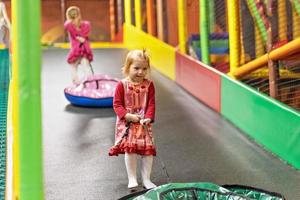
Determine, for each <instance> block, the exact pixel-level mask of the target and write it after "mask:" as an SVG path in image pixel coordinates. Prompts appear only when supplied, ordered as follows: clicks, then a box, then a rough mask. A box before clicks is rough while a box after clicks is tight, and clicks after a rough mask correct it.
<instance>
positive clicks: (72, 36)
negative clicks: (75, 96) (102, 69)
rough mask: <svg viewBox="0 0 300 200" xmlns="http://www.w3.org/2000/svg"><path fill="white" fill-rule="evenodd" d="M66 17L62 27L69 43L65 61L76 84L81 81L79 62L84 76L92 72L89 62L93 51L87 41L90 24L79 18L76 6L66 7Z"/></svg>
mask: <svg viewBox="0 0 300 200" xmlns="http://www.w3.org/2000/svg"><path fill="white" fill-rule="evenodd" d="M66 17H67V21H66V22H65V24H64V27H65V29H66V30H67V31H68V34H69V41H70V43H71V49H70V52H69V55H68V58H67V61H68V63H69V64H70V65H71V67H72V81H73V83H74V84H75V85H77V84H79V83H80V82H81V81H80V78H79V76H78V74H77V71H78V65H79V64H82V65H83V67H84V71H85V77H84V78H86V77H87V76H89V75H91V74H93V70H92V67H91V64H90V62H91V61H93V53H92V50H91V48H90V43H89V33H90V29H91V25H90V23H89V22H88V21H83V20H82V19H81V14H80V9H79V8H78V7H76V6H71V7H69V8H68V9H67V11H66Z"/></svg>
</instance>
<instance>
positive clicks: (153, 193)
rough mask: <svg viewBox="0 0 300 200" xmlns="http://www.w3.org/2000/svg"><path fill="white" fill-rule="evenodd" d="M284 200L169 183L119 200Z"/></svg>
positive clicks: (238, 189) (246, 190) (231, 188)
mask: <svg viewBox="0 0 300 200" xmlns="http://www.w3.org/2000/svg"><path fill="white" fill-rule="evenodd" d="M146 199H151V200H171V199H172V200H173V199H174V200H175V199H182V200H189V199H201V200H202V199H203V200H233V199H240V200H267V199H268V200H285V198H284V197H283V196H282V195H281V194H279V193H275V192H269V191H265V190H262V189H258V188H253V187H248V186H242V185H223V186H219V185H216V184H213V183H201V182H199V183H169V184H165V185H161V186H159V187H156V188H153V189H151V190H143V191H139V192H136V193H132V194H129V195H127V196H124V197H122V198H120V199H119V200H146Z"/></svg>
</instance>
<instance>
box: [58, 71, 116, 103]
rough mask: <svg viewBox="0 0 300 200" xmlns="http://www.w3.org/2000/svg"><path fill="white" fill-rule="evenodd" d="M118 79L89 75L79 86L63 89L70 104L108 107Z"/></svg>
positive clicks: (111, 101)
mask: <svg viewBox="0 0 300 200" xmlns="http://www.w3.org/2000/svg"><path fill="white" fill-rule="evenodd" d="M117 83H118V79H115V78H111V77H110V76H108V75H91V76H89V77H88V78H87V79H86V80H85V81H83V82H82V83H81V84H80V85H75V86H74V85H73V86H70V87H67V88H65V90H64V94H65V97H66V98H67V99H68V101H70V103H71V104H73V105H76V106H83V107H110V106H112V105H113V95H114V91H115V88H116V86H117Z"/></svg>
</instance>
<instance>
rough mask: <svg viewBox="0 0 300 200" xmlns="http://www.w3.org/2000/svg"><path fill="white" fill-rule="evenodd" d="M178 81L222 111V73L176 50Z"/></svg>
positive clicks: (218, 110) (205, 101)
mask: <svg viewBox="0 0 300 200" xmlns="http://www.w3.org/2000/svg"><path fill="white" fill-rule="evenodd" d="M176 82H177V83H178V84H179V85H180V86H182V87H183V88H184V89H186V90H187V91H188V92H189V93H191V94H192V95H193V96H195V97H196V98H198V99H199V100H200V101H202V102H204V103H205V104H206V105H207V106H209V107H211V108H212V109H214V110H215V111H217V112H220V110H221V105H220V96H221V76H220V74H218V73H216V72H214V71H212V70H209V69H208V68H206V67H204V66H203V65H201V63H200V62H198V61H196V60H193V59H192V58H190V57H188V56H186V55H182V54H180V53H178V52H176Z"/></svg>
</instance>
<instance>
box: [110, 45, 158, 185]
mask: <svg viewBox="0 0 300 200" xmlns="http://www.w3.org/2000/svg"><path fill="white" fill-rule="evenodd" d="M122 70H123V74H124V75H125V76H126V78H124V79H123V80H121V81H120V82H119V83H118V85H117V87H116V90H115V95H114V103H113V107H114V110H115V112H116V114H117V121H116V130H115V145H114V146H113V147H112V148H111V149H110V151H109V155H110V156H114V155H116V156H117V155H118V154H125V165H126V170H127V175H128V188H130V189H134V188H135V187H137V186H138V182H137V175H136V167H137V155H141V158H142V169H141V175H142V181H143V185H144V187H145V188H147V189H150V188H154V187H156V185H155V184H154V183H152V182H151V180H150V175H151V169H152V162H153V156H155V155H156V149H155V146H154V143H153V135H152V123H153V122H154V117H155V89H154V84H153V82H152V81H151V80H149V79H147V78H146V76H147V74H148V73H149V70H150V63H149V56H148V55H147V53H146V52H145V51H144V50H143V51H142V50H133V51H130V52H129V53H128V55H127V58H126V61H125V65H124V67H123V68H122Z"/></svg>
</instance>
